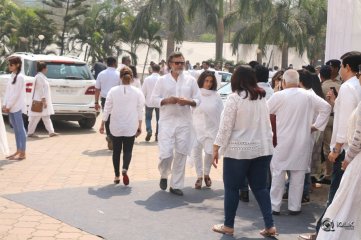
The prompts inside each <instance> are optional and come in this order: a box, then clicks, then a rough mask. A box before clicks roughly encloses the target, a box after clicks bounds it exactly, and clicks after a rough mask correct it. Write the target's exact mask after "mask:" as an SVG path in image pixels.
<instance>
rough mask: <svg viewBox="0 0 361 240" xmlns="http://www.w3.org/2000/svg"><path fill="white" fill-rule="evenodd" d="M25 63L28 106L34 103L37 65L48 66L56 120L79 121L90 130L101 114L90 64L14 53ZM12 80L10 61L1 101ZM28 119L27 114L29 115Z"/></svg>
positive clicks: (1, 75)
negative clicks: (45, 64) (95, 101)
mask: <svg viewBox="0 0 361 240" xmlns="http://www.w3.org/2000/svg"><path fill="white" fill-rule="evenodd" d="M12 56H18V57H20V58H21V60H22V68H21V73H22V74H23V75H24V76H25V84H26V104H27V106H28V108H29V106H30V105H31V101H32V94H33V93H32V90H33V85H34V79H35V78H34V77H35V75H36V64H37V62H39V61H43V62H46V63H47V67H48V72H47V74H46V76H47V78H48V80H49V84H50V89H51V96H52V101H53V106H54V111H55V114H54V115H52V116H51V118H52V119H57V120H67V121H78V123H79V125H80V126H81V127H82V128H86V129H90V128H92V127H93V126H94V124H95V122H96V117H97V116H98V115H99V112H97V111H96V110H95V107H94V94H95V80H94V77H93V75H92V74H91V72H90V70H89V68H88V66H87V64H86V63H85V62H84V61H81V60H79V59H78V58H74V57H64V56H54V55H36V54H32V53H14V54H13V55H12ZM9 79H10V74H9V73H8V70H7V63H6V61H5V62H3V63H2V64H1V65H0V97H1V98H2V99H3V97H4V94H5V90H6V84H7V82H8V80H9ZM26 115H27V113H26Z"/></svg>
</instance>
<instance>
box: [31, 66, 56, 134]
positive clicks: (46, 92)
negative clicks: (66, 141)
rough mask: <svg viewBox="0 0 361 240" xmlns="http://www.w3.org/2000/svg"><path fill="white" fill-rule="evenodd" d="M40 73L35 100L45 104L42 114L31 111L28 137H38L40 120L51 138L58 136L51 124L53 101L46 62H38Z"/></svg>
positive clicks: (34, 92)
mask: <svg viewBox="0 0 361 240" xmlns="http://www.w3.org/2000/svg"><path fill="white" fill-rule="evenodd" d="M37 70H38V73H37V74H36V76H35V81H34V90H33V100H37V101H42V102H43V111H42V112H33V111H31V109H29V126H28V137H37V136H36V135H35V134H34V132H35V129H36V126H37V125H38V123H39V121H40V119H42V120H43V123H44V126H45V128H46V130H47V131H48V133H49V137H54V136H56V135H58V134H57V133H55V132H54V127H53V123H52V122H51V119H50V115H52V114H54V108H53V103H52V101H51V95H50V86H49V82H48V79H47V78H46V76H45V74H46V73H47V71H48V68H47V67H46V63H45V62H38V65H37Z"/></svg>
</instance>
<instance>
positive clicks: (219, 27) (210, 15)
mask: <svg viewBox="0 0 361 240" xmlns="http://www.w3.org/2000/svg"><path fill="white" fill-rule="evenodd" d="M188 3H189V7H188V16H189V18H190V19H191V20H193V19H194V16H195V14H196V12H197V11H200V12H201V13H202V14H204V15H205V17H206V25H207V26H210V27H212V28H213V29H214V30H215V31H216V60H222V57H223V42H224V28H225V24H224V1H223V0H188Z"/></svg>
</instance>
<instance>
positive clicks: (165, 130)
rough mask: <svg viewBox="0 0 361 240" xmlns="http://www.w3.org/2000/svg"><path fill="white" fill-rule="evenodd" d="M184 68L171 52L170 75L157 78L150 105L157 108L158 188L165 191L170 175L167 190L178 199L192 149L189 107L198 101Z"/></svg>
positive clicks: (178, 56)
mask: <svg viewBox="0 0 361 240" xmlns="http://www.w3.org/2000/svg"><path fill="white" fill-rule="evenodd" d="M184 65H185V60H184V57H183V54H182V53H180V52H174V53H172V54H171V55H170V56H169V57H168V66H169V69H170V73H168V74H166V75H164V76H162V77H160V78H159V80H158V81H157V83H156V85H155V87H154V90H153V94H152V102H153V103H154V104H155V105H156V106H157V107H159V108H160V119H159V133H158V145H159V164H158V169H159V172H160V175H161V179H160V184H159V186H160V188H161V189H162V190H166V189H167V179H168V175H169V174H171V173H172V177H171V179H170V189H169V191H170V192H171V193H173V194H176V195H178V196H182V195H183V192H182V190H181V188H183V185H184V173H185V164H186V158H187V155H190V152H191V150H192V141H190V140H191V139H193V138H192V113H191V107H196V106H199V104H200V99H201V96H200V90H199V87H198V85H197V81H196V80H195V79H194V78H193V77H192V76H191V75H190V74H185V73H184V72H183V70H184ZM172 162H173V164H172Z"/></svg>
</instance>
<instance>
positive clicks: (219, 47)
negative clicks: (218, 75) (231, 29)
mask: <svg viewBox="0 0 361 240" xmlns="http://www.w3.org/2000/svg"><path fill="white" fill-rule="evenodd" d="M223 42H224V12H223V0H220V1H219V12H218V23H217V30H216V60H220V61H221V60H222V58H223Z"/></svg>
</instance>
